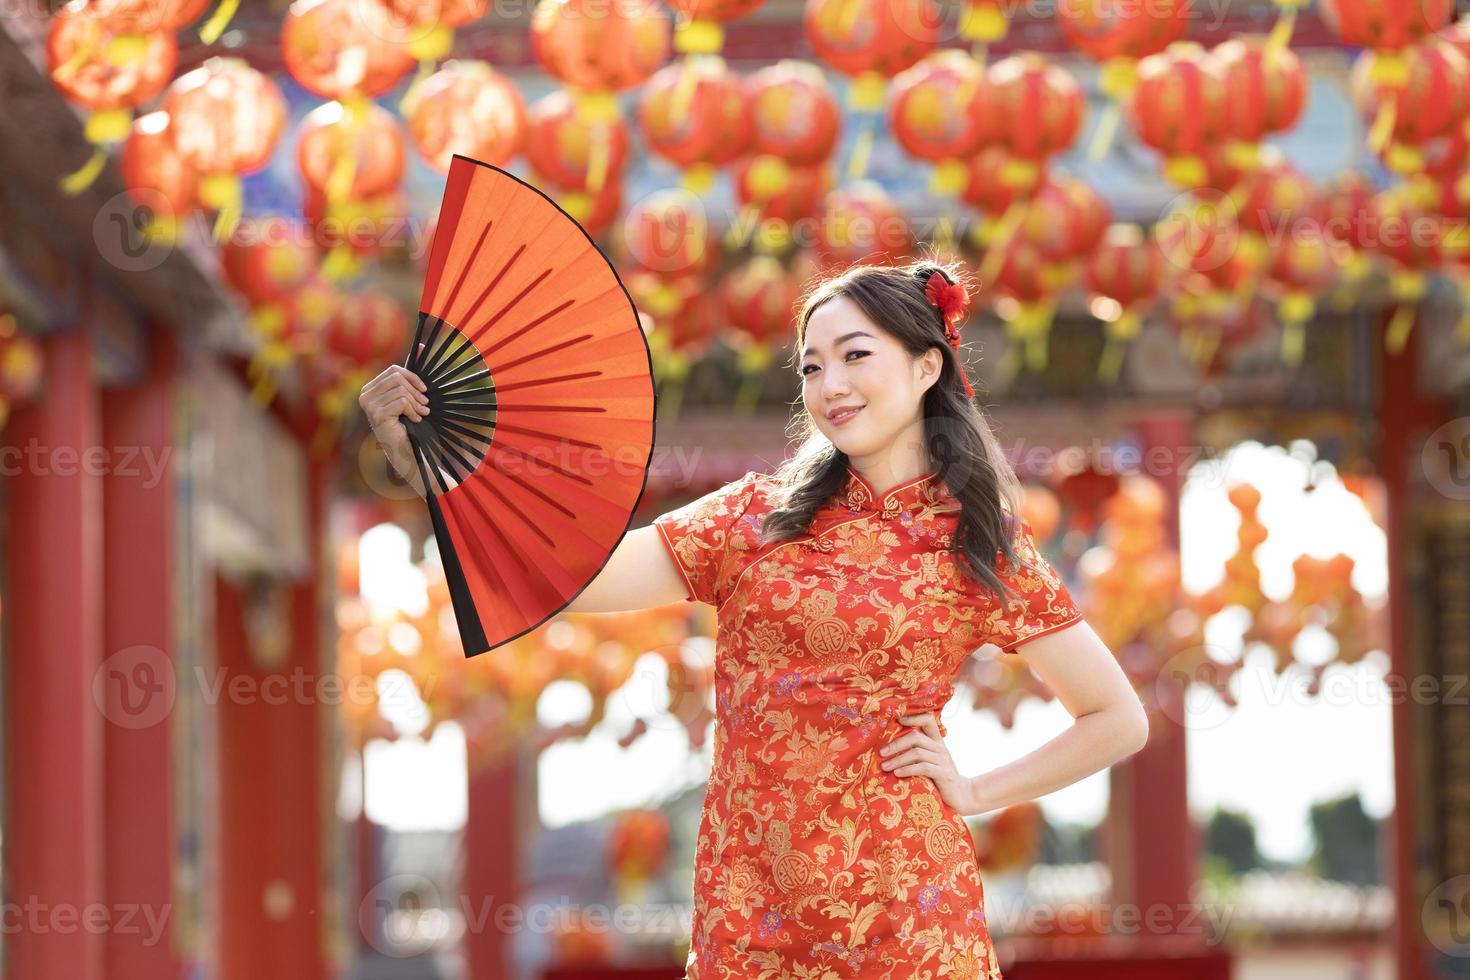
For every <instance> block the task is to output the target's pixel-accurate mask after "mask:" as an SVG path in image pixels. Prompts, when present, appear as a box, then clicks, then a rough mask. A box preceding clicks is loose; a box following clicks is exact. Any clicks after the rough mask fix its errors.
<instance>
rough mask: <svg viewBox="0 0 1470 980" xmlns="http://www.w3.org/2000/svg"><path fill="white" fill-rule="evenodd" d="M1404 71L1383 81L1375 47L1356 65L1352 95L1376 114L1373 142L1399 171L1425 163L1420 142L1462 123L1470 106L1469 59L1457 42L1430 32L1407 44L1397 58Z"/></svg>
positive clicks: (1367, 114)
mask: <svg viewBox="0 0 1470 980" xmlns="http://www.w3.org/2000/svg"><path fill="white" fill-rule="evenodd" d="M1397 63H1398V64H1399V65H1400V66H1401V67H1402V68H1403V73H1402V76H1401V77H1400V76H1399V75H1398V74H1397V73H1395V75H1394V77H1393V80H1391V81H1384V80H1382V79H1381V78H1380V77H1379V74H1378V73H1377V72H1375V70H1374V66H1375V64H1376V62H1375V61H1374V59H1373V55H1372V54H1371V53H1367V54H1364V55H1362V56H1360V57H1359V58H1358V61H1357V62H1356V64H1354V65H1353V74H1352V91H1353V99H1354V101H1356V102H1357V104H1358V108H1359V109H1360V110H1361V111H1362V112H1363V114H1364V116H1365V117H1367V118H1370V119H1372V120H1373V124H1372V129H1371V130H1370V131H1369V133H1368V146H1369V147H1370V148H1371V149H1373V150H1374V151H1375V152H1381V153H1384V154H1385V156H1384V159H1385V161H1386V162H1387V164H1388V166H1389V167H1390V168H1391V169H1393V170H1396V171H1398V172H1400V173H1409V174H1413V173H1419V172H1421V171H1422V170H1423V169H1424V154H1423V152H1422V151H1421V150H1420V149H1419V147H1420V146H1421V145H1423V144H1424V143H1426V142H1428V141H1429V140H1432V139H1434V138H1435V137H1439V136H1445V135H1447V134H1449V133H1450V132H1451V131H1452V129H1458V128H1459V127H1460V126H1461V125H1462V124H1463V123H1464V121H1465V114H1466V109H1467V108H1470V62H1467V61H1466V60H1465V56H1464V55H1462V54H1461V53H1460V52H1459V51H1458V50H1457V49H1456V48H1455V46H1454V45H1453V44H1450V43H1449V42H1448V41H1445V40H1443V39H1441V38H1437V37H1436V38H1429V39H1427V40H1425V41H1423V42H1421V43H1419V44H1416V45H1413V46H1412V47H1409V48H1406V49H1405V50H1404V51H1403V52H1402V54H1401V55H1400V56H1399V60H1398V62H1397Z"/></svg>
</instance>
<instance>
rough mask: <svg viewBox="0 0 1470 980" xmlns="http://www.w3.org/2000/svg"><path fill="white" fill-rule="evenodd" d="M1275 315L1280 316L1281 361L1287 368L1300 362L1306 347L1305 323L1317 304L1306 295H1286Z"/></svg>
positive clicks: (1315, 309)
mask: <svg viewBox="0 0 1470 980" xmlns="http://www.w3.org/2000/svg"><path fill="white" fill-rule="evenodd" d="M1276 309H1277V313H1278V314H1279V315H1280V316H1281V360H1282V362H1283V363H1285V364H1286V365H1287V366H1289V367H1296V366H1297V365H1298V364H1300V363H1301V362H1302V354H1303V353H1304V352H1305V350H1306V346H1307V321H1308V320H1310V319H1311V318H1312V314H1313V313H1315V312H1316V311H1317V304H1316V302H1315V301H1314V300H1313V299H1312V297H1311V296H1310V295H1308V294H1307V293H1287V294H1286V295H1285V296H1283V297H1282V299H1281V303H1280V305H1278V306H1277V308H1276Z"/></svg>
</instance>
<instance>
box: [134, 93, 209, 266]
mask: <svg viewBox="0 0 1470 980" xmlns="http://www.w3.org/2000/svg"><path fill="white" fill-rule="evenodd" d="M118 168H119V169H120V170H121V172H122V180H123V186H124V187H126V188H127V191H128V196H129V197H130V198H131V199H132V200H133V202H134V203H136V204H138V205H139V206H141V207H146V208H149V209H150V210H151V211H152V212H153V216H152V219H151V223H150V227H152V228H153V229H154V230H155V231H156V232H158V233H161V234H163V235H165V236H166V237H167V238H169V239H171V238H173V237H175V236H176V234H177V230H178V223H179V221H180V220H182V219H183V216H184V215H186V214H188V213H189V211H190V210H192V209H193V207H194V202H195V199H196V195H197V194H198V191H199V180H198V175H197V174H196V173H195V172H194V168H193V167H191V166H189V165H188V164H187V163H185V162H184V159H183V158H182V157H181V156H179V152H178V150H177V149H175V148H174V138H173V133H171V132H170V131H169V118H168V113H166V112H150V113H148V114H147V115H146V116H139V117H138V118H137V119H135V120H133V131H132V134H131V135H129V136H128V141H127V142H126V143H124V144H123V151H122V157H121V159H120V160H119V161H118Z"/></svg>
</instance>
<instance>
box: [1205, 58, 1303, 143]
mask: <svg viewBox="0 0 1470 980" xmlns="http://www.w3.org/2000/svg"><path fill="white" fill-rule="evenodd" d="M1210 53H1211V54H1213V55H1214V57H1215V60H1216V61H1217V62H1218V63H1219V64H1220V66H1221V67H1222V68H1223V69H1224V72H1225V105H1226V120H1227V131H1228V133H1229V135H1230V139H1231V141H1232V142H1231V144H1230V152H1232V153H1234V154H1235V156H1236V160H1237V162H1239V163H1240V164H1241V165H1242V166H1244V167H1250V166H1254V163H1255V159H1256V155H1257V150H1256V147H1257V145H1258V144H1259V143H1260V142H1261V140H1263V139H1265V138H1266V137H1267V136H1268V135H1270V134H1272V133H1283V132H1285V131H1286V130H1288V129H1290V128H1291V127H1293V126H1295V125H1296V122H1297V120H1298V119H1299V118H1301V114H1302V107H1303V106H1304V105H1305V104H1306V98H1307V77H1306V73H1305V72H1303V71H1302V63H1301V59H1300V58H1298V57H1297V56H1296V53H1295V52H1293V51H1292V50H1291V49H1290V48H1280V49H1276V48H1272V47H1271V46H1270V42H1269V41H1268V40H1266V39H1264V38H1260V37H1237V38H1233V39H1231V40H1229V41H1226V42H1224V43H1223V44H1218V45H1216V46H1215V48H1214V49H1213V50H1212V51H1211V52H1210Z"/></svg>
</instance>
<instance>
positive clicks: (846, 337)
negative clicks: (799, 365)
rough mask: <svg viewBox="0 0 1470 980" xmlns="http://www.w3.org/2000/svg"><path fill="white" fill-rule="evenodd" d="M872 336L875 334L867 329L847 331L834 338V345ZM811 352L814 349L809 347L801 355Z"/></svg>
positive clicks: (804, 355)
mask: <svg viewBox="0 0 1470 980" xmlns="http://www.w3.org/2000/svg"><path fill="white" fill-rule="evenodd" d="M872 336H873V335H872V334H870V333H868V332H867V331H866V330H854V331H853V332H852V333H845V334H843V335H842V336H841V337H838V338H837V339H836V340H834V341H833V342H832V346H833V347H836V346H837V345H838V344H841V343H845V342H847V341H849V340H851V339H852V338H854V337H869V338H871V337H872ZM811 352H812V349H811V348H810V347H808V348H807V349H806V350H804V351H802V352H801V356H802V357H806V356H807V355H808V354H810V353H811Z"/></svg>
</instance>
